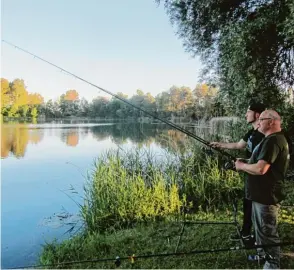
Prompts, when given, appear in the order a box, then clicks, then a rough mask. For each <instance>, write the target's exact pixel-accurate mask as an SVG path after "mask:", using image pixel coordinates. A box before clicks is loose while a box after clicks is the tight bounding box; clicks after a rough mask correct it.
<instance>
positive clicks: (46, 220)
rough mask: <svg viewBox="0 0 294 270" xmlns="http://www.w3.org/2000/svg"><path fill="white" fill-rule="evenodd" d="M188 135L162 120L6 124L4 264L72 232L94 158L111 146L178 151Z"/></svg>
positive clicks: (19, 261) (21, 261)
mask: <svg viewBox="0 0 294 270" xmlns="http://www.w3.org/2000/svg"><path fill="white" fill-rule="evenodd" d="M190 131H191V130H190ZM193 132H194V131H193ZM203 132H204V133H206V132H208V129H201V132H200V133H201V134H200V136H202V135H203V136H204V137H205V138H207V136H205V134H204V133H203ZM202 133H203V134H202ZM187 139H188V138H187V136H186V135H185V134H183V133H181V132H178V131H176V130H172V129H170V128H169V127H168V126H166V125H159V124H126V123H101V122H100V123H97V122H90V121H84V122H82V121H80V122H76V121H70V120H68V121H64V120H63V121H52V122H50V123H41V124H25V123H5V124H2V125H1V158H2V159H1V179H2V181H1V183H2V185H1V190H2V192H1V205H2V210H1V211H2V213H1V214H2V215H1V217H2V220H1V222H2V224H1V225H2V226H1V238H2V239H1V266H2V268H9V267H18V266H26V265H32V264H35V263H36V262H37V258H38V254H39V253H40V251H41V246H42V244H44V243H46V242H50V241H52V240H53V239H57V241H62V240H63V239H66V238H68V237H69V233H67V231H68V230H69V229H71V227H72V224H76V223H77V222H78V221H79V219H78V216H77V214H78V211H79V209H78V207H77V205H76V204H75V202H74V200H75V201H78V202H82V196H83V186H84V184H85V183H86V175H87V172H91V170H92V169H93V164H94V161H95V158H97V157H99V156H100V155H101V154H103V153H105V152H106V151H108V150H110V149H114V150H116V149H121V150H130V149H134V148H135V147H139V148H143V149H148V150H149V149H150V150H151V151H152V152H154V153H156V155H159V156H160V155H162V156H163V155H166V153H167V151H178V150H179V149H180V148H181V147H182V146H184V145H185V143H186V140H187ZM75 228H76V227H75Z"/></svg>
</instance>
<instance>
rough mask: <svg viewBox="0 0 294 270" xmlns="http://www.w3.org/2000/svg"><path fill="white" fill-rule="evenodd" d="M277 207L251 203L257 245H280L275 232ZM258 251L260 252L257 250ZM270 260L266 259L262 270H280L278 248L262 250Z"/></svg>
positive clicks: (276, 231)
mask: <svg viewBox="0 0 294 270" xmlns="http://www.w3.org/2000/svg"><path fill="white" fill-rule="evenodd" d="M278 211H279V205H264V204H260V203H257V202H252V218H253V223H254V227H255V236H256V243H257V245H269V244H276V243H280V238H279V235H278V230H277V227H278V226H277V225H278V224H277V223H278ZM258 251H260V250H258ZM264 251H265V253H266V254H268V255H269V256H270V258H266V262H265V265H264V269H278V268H280V247H268V248H264Z"/></svg>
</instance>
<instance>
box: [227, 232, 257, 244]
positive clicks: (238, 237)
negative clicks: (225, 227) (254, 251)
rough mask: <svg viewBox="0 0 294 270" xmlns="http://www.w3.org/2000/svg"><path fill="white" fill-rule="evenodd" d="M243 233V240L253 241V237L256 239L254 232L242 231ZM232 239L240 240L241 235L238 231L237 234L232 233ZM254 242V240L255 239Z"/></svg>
mask: <svg viewBox="0 0 294 270" xmlns="http://www.w3.org/2000/svg"><path fill="white" fill-rule="evenodd" d="M240 233H241V237H242V240H243V241H250V242H251V241H253V240H252V239H254V236H253V235H252V234H243V232H242V231H241V232H240ZM230 239H231V240H232V241H239V240H240V236H239V234H238V233H236V234H231V235H230ZM253 242H254V241H253Z"/></svg>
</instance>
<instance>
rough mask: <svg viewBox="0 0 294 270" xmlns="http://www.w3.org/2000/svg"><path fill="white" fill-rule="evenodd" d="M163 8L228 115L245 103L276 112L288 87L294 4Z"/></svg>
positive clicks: (293, 79)
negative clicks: (253, 102) (217, 89)
mask: <svg viewBox="0 0 294 270" xmlns="http://www.w3.org/2000/svg"><path fill="white" fill-rule="evenodd" d="M158 2H164V4H165V7H166V10H167V12H168V14H169V15H170V19H171V22H172V23H174V24H176V25H177V28H178V32H177V34H178V36H179V37H180V38H181V39H182V40H183V43H184V46H185V48H186V50H187V51H188V52H190V53H192V54H200V55H201V56H202V58H203V60H204V64H205V65H206V70H205V73H206V74H208V77H211V78H212V81H213V82H215V83H217V84H218V85H219V86H220V92H219V93H220V99H221V100H222V103H223V104H224V105H225V106H226V110H227V112H229V113H232V112H233V113H235V114H236V113H239V114H240V113H242V112H243V111H244V110H245V109H246V108H247V106H248V101H249V98H252V97H254V98H256V99H258V100H260V101H263V102H264V103H265V104H267V105H268V106H271V107H274V108H279V105H280V104H281V102H282V101H283V98H284V97H283V94H284V90H286V89H287V88H289V87H291V86H293V83H294V65H293V48H294V35H293V16H294V15H293V14H294V8H293V1H291V0H285V1H280V0H274V1H271V0H265V1H264V0H257V1H250V0H244V1H217V0H210V1H207V0H197V1H196V0H195V1H181V0H180V1H174V0H162V1H160V0H158Z"/></svg>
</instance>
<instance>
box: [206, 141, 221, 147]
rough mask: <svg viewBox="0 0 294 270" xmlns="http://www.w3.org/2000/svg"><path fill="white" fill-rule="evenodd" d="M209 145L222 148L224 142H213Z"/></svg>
mask: <svg viewBox="0 0 294 270" xmlns="http://www.w3.org/2000/svg"><path fill="white" fill-rule="evenodd" d="M209 145H210V146H211V147H214V148H222V143H220V142H211V143H210V144H209Z"/></svg>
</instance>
